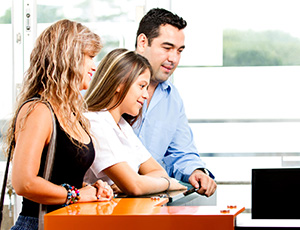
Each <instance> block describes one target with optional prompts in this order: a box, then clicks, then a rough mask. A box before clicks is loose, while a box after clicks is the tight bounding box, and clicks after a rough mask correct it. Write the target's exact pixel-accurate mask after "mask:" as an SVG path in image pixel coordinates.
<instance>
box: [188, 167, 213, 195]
mask: <svg viewBox="0 0 300 230" xmlns="http://www.w3.org/2000/svg"><path fill="white" fill-rule="evenodd" d="M189 182H190V184H191V185H193V186H194V187H195V188H199V187H200V186H199V184H200V185H201V188H200V189H199V190H198V191H197V192H198V193H199V194H201V195H204V196H207V197H210V196H211V195H212V194H214V192H215V191H216V189H217V184H216V182H215V181H214V180H213V179H212V178H210V177H209V176H208V175H206V174H205V173H204V172H203V171H201V170H199V169H196V170H195V171H194V172H193V173H192V174H191V176H190V178H189Z"/></svg>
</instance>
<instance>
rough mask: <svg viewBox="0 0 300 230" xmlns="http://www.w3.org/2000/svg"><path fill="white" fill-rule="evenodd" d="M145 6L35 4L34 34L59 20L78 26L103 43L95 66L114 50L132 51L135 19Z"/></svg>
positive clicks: (140, 0) (78, 0)
mask: <svg viewBox="0 0 300 230" xmlns="http://www.w3.org/2000/svg"><path fill="white" fill-rule="evenodd" d="M144 4H145V1H144V0H126V1H124V0H75V1H74V0H67V1H47V0H37V21H38V28H37V33H38V34H39V33H40V32H41V31H42V30H44V29H45V28H46V27H47V26H49V24H51V23H53V22H55V21H57V20H59V19H62V18H68V19H70V20H75V21H78V22H81V23H83V24H85V25H87V26H88V27H89V28H90V29H91V30H93V31H94V32H96V33H97V34H99V35H100V37H101V39H102V42H103V44H104V47H103V49H102V51H101V52H100V54H99V55H98V57H96V59H95V61H96V62H97V61H100V60H101V58H102V57H103V56H104V55H105V54H106V53H108V52H109V51H111V50H112V49H114V48H118V47H126V48H128V49H131V50H133V49H134V43H135V33H136V31H135V30H136V15H137V14H138V12H139V11H138V9H140V6H144Z"/></svg>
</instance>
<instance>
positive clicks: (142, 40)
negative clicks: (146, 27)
mask: <svg viewBox="0 0 300 230" xmlns="http://www.w3.org/2000/svg"><path fill="white" fill-rule="evenodd" d="M147 46H148V38H147V36H146V35H145V34H144V33H141V34H140V35H139V36H138V37H137V45H136V49H137V52H138V53H143V52H144V51H145V49H146V47H147Z"/></svg>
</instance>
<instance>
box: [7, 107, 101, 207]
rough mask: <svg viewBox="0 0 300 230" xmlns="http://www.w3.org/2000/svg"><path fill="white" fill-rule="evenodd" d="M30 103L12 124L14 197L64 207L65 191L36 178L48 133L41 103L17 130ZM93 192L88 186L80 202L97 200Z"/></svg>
mask: <svg viewBox="0 0 300 230" xmlns="http://www.w3.org/2000/svg"><path fill="white" fill-rule="evenodd" d="M29 105H30V103H27V104H25V105H24V106H23V107H22V109H21V110H20V112H19V115H18V118H17V124H16V135H15V139H16V146H15V151H14V156H13V167H12V184H13V187H14V189H15V191H16V193H17V194H18V195H21V196H24V197H26V198H27V199H30V200H32V201H34V202H37V203H43V204H53V205H54V204H64V203H65V202H66V198H67V191H66V189H65V188H63V187H62V186H60V185H55V184H53V183H51V182H49V181H47V180H45V179H43V178H42V177H39V176H38V172H39V168H40V161H41V156H42V152H43V148H44V146H45V145H47V144H48V143H49V141H50V138H51V133H52V118H51V113H50V110H49V109H48V107H47V106H46V105H44V104H43V103H38V104H36V105H35V107H34V109H33V110H32V111H31V113H30V114H29V115H28V117H27V118H26V120H25V123H24V126H23V128H22V129H19V124H20V120H21V118H22V117H24V116H25V114H26V111H27V109H28V107H29ZM95 194H96V188H95V187H93V186H89V187H88V188H84V190H83V191H82V192H81V197H82V199H81V200H80V201H91V200H97V197H96V195H95Z"/></svg>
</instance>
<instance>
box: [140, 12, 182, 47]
mask: <svg viewBox="0 0 300 230" xmlns="http://www.w3.org/2000/svg"><path fill="white" fill-rule="evenodd" d="M166 24H169V25H172V26H174V27H176V28H178V29H179V30H181V29H184V28H185V27H186V25H187V22H186V21H185V20H184V19H183V18H182V17H179V16H178V15H177V14H173V13H172V12H170V11H168V10H165V9H161V8H154V9H151V10H150V11H149V12H148V13H147V14H146V15H145V16H144V17H143V18H142V20H141V21H140V24H139V28H138V30H137V34H136V42H135V47H137V38H138V36H139V35H140V34H141V33H143V34H145V35H146V37H147V38H148V43H149V46H151V42H152V40H153V39H154V38H156V37H158V36H159V27H160V26H161V25H166Z"/></svg>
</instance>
